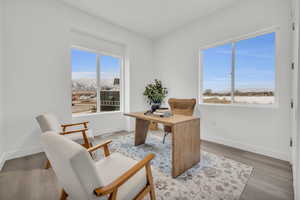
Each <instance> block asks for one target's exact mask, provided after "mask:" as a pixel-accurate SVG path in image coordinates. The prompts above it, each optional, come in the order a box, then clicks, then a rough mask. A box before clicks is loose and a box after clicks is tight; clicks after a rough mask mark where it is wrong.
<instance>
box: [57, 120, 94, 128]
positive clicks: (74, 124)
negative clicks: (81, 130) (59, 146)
mask: <svg viewBox="0 0 300 200" xmlns="http://www.w3.org/2000/svg"><path fill="white" fill-rule="evenodd" d="M88 123H89V122H88V121H86V122H79V123H73V124H62V125H61V127H63V128H65V127H69V126H79V125H86V124H88Z"/></svg>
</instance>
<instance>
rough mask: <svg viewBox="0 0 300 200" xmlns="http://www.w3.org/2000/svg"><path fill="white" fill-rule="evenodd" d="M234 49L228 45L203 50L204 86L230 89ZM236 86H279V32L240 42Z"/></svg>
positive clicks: (217, 89) (239, 87) (244, 87)
mask: <svg viewBox="0 0 300 200" xmlns="http://www.w3.org/2000/svg"><path fill="white" fill-rule="evenodd" d="M231 49H232V45H231V43H230V44H225V45H221V46H217V47H214V48H210V49H206V50H204V51H203V57H202V58H203V67H204V68H203V89H204V90H205V89H212V90H213V91H230V90H231V89H230V85H231V77H230V73H231V52H232V51H231ZM235 70H236V71H235V89H236V90H239V89H240V90H245V89H269V90H274V88H275V33H270V34H265V35H261V36H258V37H254V38H250V39H247V40H241V41H239V42H237V43H236V68H235Z"/></svg>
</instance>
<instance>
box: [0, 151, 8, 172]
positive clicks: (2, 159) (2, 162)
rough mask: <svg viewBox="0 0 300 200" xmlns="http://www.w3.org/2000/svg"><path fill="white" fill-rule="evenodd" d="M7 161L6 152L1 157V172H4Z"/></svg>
mask: <svg viewBox="0 0 300 200" xmlns="http://www.w3.org/2000/svg"><path fill="white" fill-rule="evenodd" d="M6 160H7V159H6V153H5V152H3V153H1V155H0V171H1V170H2V168H3V166H4V164H5V161H6Z"/></svg>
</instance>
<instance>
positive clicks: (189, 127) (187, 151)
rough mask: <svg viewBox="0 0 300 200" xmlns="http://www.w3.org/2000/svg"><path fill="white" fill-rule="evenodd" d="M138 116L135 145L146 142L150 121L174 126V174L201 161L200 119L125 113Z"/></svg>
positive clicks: (174, 175)
mask: <svg viewBox="0 0 300 200" xmlns="http://www.w3.org/2000/svg"><path fill="white" fill-rule="evenodd" d="M124 115H126V116H129V117H134V118H136V124H135V146H137V145H140V144H144V143H145V141H146V137H147V132H148V127H149V123H150V121H154V122H157V123H162V124H164V125H168V126H171V127H172V176H173V177H177V176H178V175H180V174H181V173H183V172H185V171H186V170H188V169H189V168H191V167H192V166H194V165H195V164H197V163H198V162H199V161H200V119H199V118H198V117H193V116H184V115H173V116H171V117H167V118H162V117H157V116H153V115H144V112H134V113H125V114H124Z"/></svg>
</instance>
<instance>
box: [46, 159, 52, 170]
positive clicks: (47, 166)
mask: <svg viewBox="0 0 300 200" xmlns="http://www.w3.org/2000/svg"><path fill="white" fill-rule="evenodd" d="M49 168H51V164H50V161H49V160H47V161H46V166H45V169H49Z"/></svg>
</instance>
